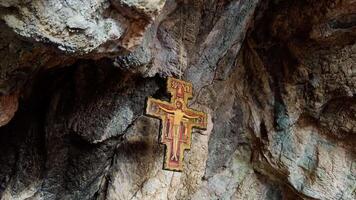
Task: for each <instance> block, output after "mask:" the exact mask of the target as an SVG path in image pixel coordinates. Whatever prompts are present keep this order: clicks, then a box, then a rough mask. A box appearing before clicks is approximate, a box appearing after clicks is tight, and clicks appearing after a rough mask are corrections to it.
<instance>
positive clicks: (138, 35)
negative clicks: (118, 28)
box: [0, 0, 356, 200]
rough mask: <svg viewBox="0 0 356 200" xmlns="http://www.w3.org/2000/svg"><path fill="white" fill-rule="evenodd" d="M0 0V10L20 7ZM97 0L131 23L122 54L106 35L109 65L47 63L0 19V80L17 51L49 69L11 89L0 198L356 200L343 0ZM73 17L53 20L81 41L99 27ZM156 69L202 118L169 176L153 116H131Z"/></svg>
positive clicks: (157, 94) (0, 152) (154, 86)
mask: <svg viewBox="0 0 356 200" xmlns="http://www.w3.org/2000/svg"><path fill="white" fill-rule="evenodd" d="M4 2H7V1H1V3H0V5H2V7H6V9H5V10H6V11H8V10H9V9H8V7H9V6H15V7H16V6H18V5H20V4H21V2H19V1H14V2H13V3H4ZM34 2H37V1H34ZM34 2H31V1H28V2H26V5H31V4H33V3H34ZM67 2H68V5H72V6H73V7H74V8H75V10H80V9H84V10H85V9H89V8H86V7H85V6H87V5H84V8H78V6H79V5H81V4H80V2H79V1H67ZM96 2H98V1H96ZM22 3H24V1H22ZM82 3H84V2H82ZM88 3H89V4H90V2H88ZM111 3H112V4H111V5H112V6H113V7H114V8H110V9H109V10H111V9H112V10H111V11H112V12H111V14H109V15H108V16H113V15H116V13H118V15H120V16H119V17H118V18H115V19H114V18H112V19H111V20H113V21H112V22H113V23H119V24H120V25H121V24H125V23H123V22H121V21H120V20H118V21H117V19H124V18H125V19H130V24H131V25H132V26H131V28H132V29H131V30H132V32H130V31H129V32H126V33H128V34H129V35H131V36H132V37H129V39H127V40H126V39H123V38H122V37H121V36H120V38H121V39H122V41H121V42H122V43H120V44H119V45H127V46H126V47H127V49H130V48H131V47H137V48H133V49H132V51H131V52H129V53H128V54H122V53H121V52H119V53H118V52H116V51H115V45H114V46H111V45H113V44H112V43H110V42H109V44H108V45H107V46H105V47H103V49H102V52H106V53H108V52H109V51H108V49H109V48H107V47H113V48H112V50H113V51H112V52H116V53H113V54H112V55H110V56H115V57H116V58H115V60H112V59H100V60H95V59H97V58H98V57H97V55H95V54H88V55H86V57H85V58H86V59H85V60H77V57H71V58H68V56H64V57H59V58H61V59H59V58H58V59H57V60H60V61H58V62H54V61H51V59H50V58H52V57H53V55H61V54H57V53H55V51H53V53H52V52H46V51H44V50H43V49H46V48H44V46H42V45H43V44H41V43H38V42H34V41H32V42H28V41H27V42H26V41H25V40H26V38H23V37H18V36H16V35H14V34H11V29H9V28H8V27H6V26H4V25H2V26H3V27H4V28H5V29H4V31H3V32H1V34H2V36H4V38H6V39H2V42H0V44H2V48H0V52H1V54H2V55H5V54H6V53H7V52H10V53H9V54H8V55H9V58H10V59H9V60H3V61H1V62H0V63H4V64H2V65H1V66H2V68H1V73H2V77H11V76H8V75H7V74H12V73H8V72H11V71H13V69H22V68H18V66H21V64H22V63H24V60H27V61H29V63H35V64H36V65H38V66H44V65H48V66H49V67H50V68H51V69H49V70H46V71H44V72H42V73H40V74H39V75H38V76H35V77H34V78H33V80H34V82H31V81H29V83H31V84H29V85H27V87H28V88H31V90H30V89H29V91H27V90H26V93H25V92H24V91H20V94H22V97H21V101H20V104H19V110H18V112H17V113H16V115H15V117H14V119H13V120H12V121H10V123H9V124H7V125H6V126H3V127H1V128H0V169H1V171H0V196H1V198H2V199H25V198H28V199H172V200H173V199H261V200H262V199H276V200H279V199H293V200H295V199H342V200H349V199H355V198H356V196H355V182H356V179H355V172H356V171H355V127H356V124H355V122H356V121H355V120H356V116H355V114H354V113H355V105H356V101H355V93H356V90H355V88H356V79H355V69H354V67H353V66H355V60H356V59H355V55H356V52H355V43H354V41H355V36H354V18H353V15H352V12H353V9H352V8H354V7H353V6H354V5H355V2H354V1H352V0H349V1H333V0H332V1H316V0H315V1H314V0H311V1H286V0H284V1H258V0H249V1H238V0H236V1H235V0H233V1H214V0H213V1H174V0H169V1H167V3H166V4H165V5H164V7H161V6H163V3H162V1H150V2H148V1H140V0H138V1H111ZM151 3H152V4H151ZM153 4H156V6H154V5H153ZM90 9H91V8H90ZM96 11H97V10H96ZM96 11H95V12H94V14H93V16H91V17H97V16H96V14H95V13H97V12H96ZM125 11H126V12H125ZM41 12H43V10H41ZM5 13H6V12H5ZM158 13H159V14H158ZM340 14H341V15H340ZM2 16H5V15H2ZM10 16H11V15H10ZM29 16H31V15H29ZM83 16H84V19H83V18H82V17H83ZM85 16H86V15H85V14H83V15H81V14H79V15H73V18H70V19H68V20H66V21H65V26H66V27H68V30H69V29H70V30H72V31H74V32H73V34H74V35H75V34H79V35H83V33H84V34H92V35H94V36H95V34H96V33H95V31H94V32H93V29H92V28H93V26H96V25H98V23H100V22H99V21H97V22H92V21H90V20H88V19H89V18H85ZM135 16H140V17H138V18H135ZM19 17H21V16H19ZM100 17H102V15H99V18H100ZM121 17H123V18H121ZM147 19H151V20H153V19H154V20H153V21H150V20H149V21H147ZM60 22H61V23H62V21H60ZM61 23H60V24H61ZM92 23H94V24H92ZM147 24H152V25H151V26H150V27H148V26H147ZM325 24H326V25H327V28H328V29H327V31H326V32H323V31H320V30H322V29H320V27H325ZM181 25H183V26H181ZM137 27H141V28H139V29H137ZM181 28H184V34H182V32H181ZM88 30H89V32H88ZM123 30H127V29H126V28H125V27H123ZM99 31H100V30H99ZM110 31H114V32H115V29H112V30H110ZM114 34H115V33H114ZM132 34H133V35H132ZM59 36H60V37H63V38H68V37H67V36H65V35H61V34H59ZM7 38H13V39H14V42H13V43H12V44H11V43H9V42H8V41H7V40H8V39H7ZM30 38H34V39H36V37H35V36H30ZM68 39H70V38H68ZM121 39H120V40H121ZM10 47H11V48H10ZM105 48H106V50H105ZM19 49H20V50H19ZM28 49H30V50H32V49H37V51H35V52H36V53H33V54H31V53H29V52H30V50H28ZM100 49H101V47H98V48H97V51H98V52H99V51H101V50H100ZM10 50H11V51H10ZM80 51H81V50H80V49H77V50H75V52H74V53H79V52H80ZM19 55H20V56H19ZM21 55H29V56H23V57H21ZM16 57H19V58H20V59H19V61H18V63H17V62H14V60H16V59H15V58H16ZM40 58H42V59H43V62H42V64H41V63H37V62H35V61H36V60H39V61H41V60H42V59H40ZM39 61H38V62H39ZM75 61H76V62H75ZM74 62H75V64H73V63H74ZM113 62H114V63H113ZM65 63H66V64H65ZM65 65H68V66H67V67H63V68H58V67H57V68H56V66H65ZM4 66H5V67H4ZM115 66H116V67H115ZM49 67H48V68H49ZM30 69H33V68H30ZM19 71H20V72H22V71H24V73H18V74H21V75H22V76H24V77H28V76H29V74H32V72H31V70H29V71H26V70H23V69H22V70H19ZM25 72H28V73H25ZM183 72H184V73H183ZM21 75H18V76H21ZM170 75H173V76H176V77H179V76H182V78H183V79H185V80H189V81H192V82H193V83H194V86H195V88H194V98H193V99H192V100H191V101H190V102H189V106H190V107H192V108H194V109H197V110H201V111H204V112H206V113H208V116H209V120H208V129H207V130H206V131H199V130H194V131H193V136H192V147H191V150H190V151H187V152H185V160H184V170H183V172H182V173H177V172H169V171H164V170H162V164H163V155H164V148H163V146H162V145H160V144H159V143H158V141H159V134H160V131H159V129H160V122H159V120H158V119H155V118H150V117H147V116H144V104H145V98H146V97H148V96H153V97H154V98H158V99H162V100H168V99H169V95H168V94H167V93H166V91H165V89H166V85H165V80H166V79H165V77H166V76H170ZM4 79H5V78H4ZM9 80H10V79H9ZM11 80H12V81H9V82H5V81H4V84H2V86H3V87H2V88H3V90H2V91H3V93H4V94H11V92H12V91H14V90H13V89H11V88H16V87H15V86H16V85H15V84H14V85H10V84H9V83H12V84H13V83H15V81H14V80H17V79H15V78H13V79H11ZM10 86H11V87H10Z"/></svg>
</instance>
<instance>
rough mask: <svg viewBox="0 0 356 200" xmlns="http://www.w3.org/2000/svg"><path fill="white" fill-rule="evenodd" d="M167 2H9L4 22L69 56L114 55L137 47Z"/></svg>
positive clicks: (5, 7) (4, 6) (5, 8)
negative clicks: (78, 54)
mask: <svg viewBox="0 0 356 200" xmlns="http://www.w3.org/2000/svg"><path fill="white" fill-rule="evenodd" d="M164 2H165V1H119V0H117V1H108V0H99V1H94V0H92V1H79V0H71V1H54V0H46V1H40V0H36V1H25V2H23V1H6V0H2V1H1V2H0V6H1V8H2V12H1V19H3V20H4V21H5V22H6V24H7V25H8V26H10V27H11V28H12V29H14V30H15V31H16V32H17V33H18V34H20V35H22V36H24V37H28V38H31V39H35V40H37V41H43V42H50V43H52V44H54V45H56V46H57V47H58V48H59V49H61V50H63V51H65V52H68V53H81V54H85V53H88V52H91V51H96V52H98V53H112V52H117V51H119V49H120V48H124V49H129V50H130V49H132V48H133V47H135V46H137V45H138V44H139V42H140V40H141V38H142V35H143V32H144V30H145V29H146V28H147V26H148V25H149V24H150V23H151V22H152V20H153V19H154V17H155V16H156V15H157V14H158V13H159V11H160V10H161V8H162V7H163V5H164Z"/></svg>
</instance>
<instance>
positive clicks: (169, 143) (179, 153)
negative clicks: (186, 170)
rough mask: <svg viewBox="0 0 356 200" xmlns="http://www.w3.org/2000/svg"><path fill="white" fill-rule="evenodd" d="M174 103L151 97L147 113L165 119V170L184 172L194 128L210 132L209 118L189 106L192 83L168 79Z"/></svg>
mask: <svg viewBox="0 0 356 200" xmlns="http://www.w3.org/2000/svg"><path fill="white" fill-rule="evenodd" d="M167 90H168V92H169V93H170V94H171V95H172V96H171V101H170V102H165V101H161V100H158V99H153V98H151V97H149V98H148V101H147V108H146V114H147V115H150V116H152V117H156V118H158V119H161V143H162V144H164V145H165V146H166V148H165V149H166V150H165V158H164V165H163V169H165V170H171V171H182V169H183V157H184V150H189V149H190V144H191V134H192V128H199V129H206V128H207V115H206V114H205V113H203V112H199V111H196V110H192V109H190V108H188V107H187V103H188V99H190V98H192V96H193V92H192V90H193V87H192V84H191V83H188V82H185V81H182V80H179V79H174V78H168V81H167Z"/></svg>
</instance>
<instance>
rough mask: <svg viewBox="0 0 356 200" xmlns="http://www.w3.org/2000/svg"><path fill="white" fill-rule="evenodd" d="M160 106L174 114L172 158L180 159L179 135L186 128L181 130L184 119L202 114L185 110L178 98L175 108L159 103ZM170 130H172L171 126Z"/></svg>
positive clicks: (195, 117) (194, 117)
mask: <svg viewBox="0 0 356 200" xmlns="http://www.w3.org/2000/svg"><path fill="white" fill-rule="evenodd" d="M158 106H159V108H160V109H162V110H163V111H165V112H167V113H169V114H171V115H172V116H173V124H172V126H173V134H172V135H173V138H172V139H173V149H172V150H173V152H172V156H171V158H170V159H171V160H175V161H178V145H179V137H180V133H181V132H182V133H184V132H185V130H181V129H182V128H183V129H184V127H183V126H181V123H182V119H183V118H186V119H197V118H199V117H200V116H199V115H190V114H188V113H187V112H185V111H184V108H183V103H182V102H181V101H180V100H177V101H176V102H175V108H173V109H172V108H170V107H168V106H164V105H160V104H158ZM169 130H172V129H170V128H169Z"/></svg>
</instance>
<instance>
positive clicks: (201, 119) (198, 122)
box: [184, 110, 208, 129]
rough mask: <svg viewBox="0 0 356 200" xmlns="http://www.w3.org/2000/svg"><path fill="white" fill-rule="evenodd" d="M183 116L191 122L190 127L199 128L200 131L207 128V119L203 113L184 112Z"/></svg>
mask: <svg viewBox="0 0 356 200" xmlns="http://www.w3.org/2000/svg"><path fill="white" fill-rule="evenodd" d="M184 116H185V117H186V118H188V119H191V120H192V121H193V122H192V127H196V128H200V129H206V128H207V121H208V117H207V115H206V114H205V113H203V112H199V111H195V110H186V111H185V112H184Z"/></svg>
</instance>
